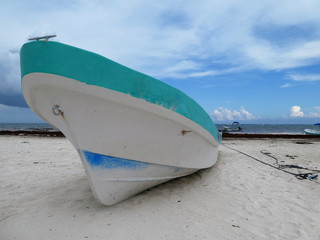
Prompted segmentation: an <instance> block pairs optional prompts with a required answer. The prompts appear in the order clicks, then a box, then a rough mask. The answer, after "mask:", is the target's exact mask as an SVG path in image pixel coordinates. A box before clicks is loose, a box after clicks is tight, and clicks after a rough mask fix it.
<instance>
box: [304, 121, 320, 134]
mask: <svg viewBox="0 0 320 240" xmlns="http://www.w3.org/2000/svg"><path fill="white" fill-rule="evenodd" d="M304 132H305V134H307V135H320V123H316V124H314V125H313V128H312V129H305V130H304Z"/></svg>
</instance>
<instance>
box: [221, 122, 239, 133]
mask: <svg viewBox="0 0 320 240" xmlns="http://www.w3.org/2000/svg"><path fill="white" fill-rule="evenodd" d="M241 130H242V128H241V127H240V123H239V122H233V123H232V124H231V125H230V126H223V129H222V131H223V132H239V131H241Z"/></svg>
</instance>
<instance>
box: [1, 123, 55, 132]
mask: <svg viewBox="0 0 320 240" xmlns="http://www.w3.org/2000/svg"><path fill="white" fill-rule="evenodd" d="M0 131H43V132H55V131H59V130H58V129H57V128H55V127H53V126H51V125H49V124H48V123H0Z"/></svg>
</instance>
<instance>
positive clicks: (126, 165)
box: [82, 150, 150, 170]
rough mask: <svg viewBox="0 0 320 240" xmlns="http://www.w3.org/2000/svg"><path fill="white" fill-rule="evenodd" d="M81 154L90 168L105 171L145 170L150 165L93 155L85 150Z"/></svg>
mask: <svg viewBox="0 0 320 240" xmlns="http://www.w3.org/2000/svg"><path fill="white" fill-rule="evenodd" d="M82 152H83V154H84V156H85V157H86V159H87V161H88V163H89V164H90V166H91V167H98V168H107V169H114V168H122V169H133V170H137V169H144V168H147V167H148V166H149V165H150V163H145V162H140V161H135V160H130V159H125V158H118V157H113V156H107V155H102V154H98V153H93V152H89V151H85V150H84V151H82Z"/></svg>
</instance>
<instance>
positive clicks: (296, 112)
mask: <svg viewBox="0 0 320 240" xmlns="http://www.w3.org/2000/svg"><path fill="white" fill-rule="evenodd" d="M290 116H291V117H293V118H297V117H300V118H302V117H303V118H320V107H313V110H312V111H310V112H309V113H304V112H303V111H302V109H301V107H300V106H297V105H295V106H292V107H291V109H290Z"/></svg>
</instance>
